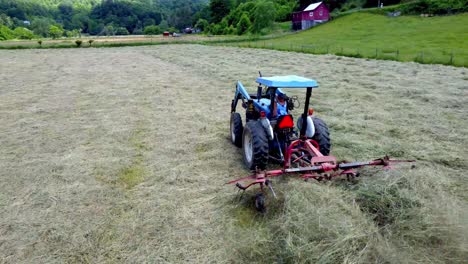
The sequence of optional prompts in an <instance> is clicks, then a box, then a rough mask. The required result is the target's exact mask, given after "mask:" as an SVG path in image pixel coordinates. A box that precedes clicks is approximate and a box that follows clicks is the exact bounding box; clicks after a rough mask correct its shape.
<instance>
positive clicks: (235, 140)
mask: <svg viewBox="0 0 468 264" xmlns="http://www.w3.org/2000/svg"><path fill="white" fill-rule="evenodd" d="M230 127H231V128H230V132H231V142H232V144H234V145H236V146H237V147H239V148H240V147H242V133H243V132H244V127H243V126H242V118H241V115H240V114H239V113H231V126H230Z"/></svg>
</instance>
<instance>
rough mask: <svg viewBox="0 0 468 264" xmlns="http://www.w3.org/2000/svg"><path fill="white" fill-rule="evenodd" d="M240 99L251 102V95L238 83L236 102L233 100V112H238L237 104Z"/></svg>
mask: <svg viewBox="0 0 468 264" xmlns="http://www.w3.org/2000/svg"><path fill="white" fill-rule="evenodd" d="M239 99H242V100H247V101H249V100H251V98H250V95H249V93H248V92H247V90H245V87H244V85H242V83H241V82H240V81H237V84H236V93H235V95H234V100H232V105H231V112H235V111H236V107H237V102H238V101H239Z"/></svg>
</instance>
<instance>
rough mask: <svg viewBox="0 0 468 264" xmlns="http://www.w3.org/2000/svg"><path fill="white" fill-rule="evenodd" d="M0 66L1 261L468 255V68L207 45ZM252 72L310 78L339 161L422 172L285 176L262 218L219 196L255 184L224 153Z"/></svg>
mask: <svg viewBox="0 0 468 264" xmlns="http://www.w3.org/2000/svg"><path fill="white" fill-rule="evenodd" d="M182 54H183V55H182ZM0 57H1V58H2V65H1V66H0V67H1V71H0V80H1V83H2V85H1V86H0V123H1V124H2V130H1V131H0V133H1V137H0V146H1V148H0V209H1V210H0V262H2V263H18V262H27V263H31V262H40V263H62V262H70V263H96V262H108V263H122V262H125V263H127V262H151V263H161V262H170V263H180V262H191V263H208V262H210V263H211V262H215V263H250V262H256V263H272V262H281V263H464V262H465V261H466V259H467V258H468V252H467V249H468V245H467V240H466V238H467V237H468V221H467V220H468V208H467V207H468V206H467V201H468V196H467V191H468V184H467V181H466V176H465V175H466V170H467V169H468V163H467V160H466V157H468V153H467V148H466V146H467V145H468V136H467V135H468V119H467V118H468V115H467V114H468V108H467V105H468V101H467V100H468V99H467V98H468V97H467V91H468V72H467V70H466V69H465V68H455V67H448V66H442V65H421V64H416V63H400V62H393V61H377V60H362V59H354V58H345V57H336V56H333V55H325V56H316V55H310V54H300V53H290V52H279V51H271V50H259V49H239V48H222V47H209V46H200V45H164V46H151V47H125V48H109V49H50V50H21V51H19V50H2V51H0ZM299 60H303V61H305V62H304V63H301V64H298V63H297V61H299ZM258 70H261V71H262V72H263V74H264V75H280V74H298V75H303V76H307V77H310V78H315V79H317V81H318V82H319V85H320V88H318V89H315V90H314V92H313V96H312V100H311V103H312V106H313V107H314V109H315V113H316V115H317V116H319V117H321V118H322V119H324V120H325V121H326V122H327V123H328V125H329V127H330V131H331V136H332V143H333V147H332V154H333V155H335V156H336V157H337V158H338V159H339V160H350V161H352V160H368V159H373V158H378V157H382V156H384V155H385V154H388V155H390V156H392V157H394V158H400V159H416V160H417V163H415V164H414V165H415V167H414V168H413V167H412V165H413V164H401V165H397V166H395V170H391V171H384V170H380V169H365V170H362V171H361V172H362V176H361V177H360V178H357V179H356V180H354V181H351V182H348V181H346V180H344V179H337V180H334V181H331V182H321V183H317V182H314V181H308V182H304V181H302V180H300V179H295V178H294V177H280V178H278V179H275V180H274V182H273V186H274V188H275V190H276V191H277V193H278V199H277V200H275V199H274V198H273V197H271V195H268V197H267V206H268V211H267V212H266V214H263V215H262V214H258V213H257V212H255V210H254V208H253V206H252V201H253V196H254V194H255V190H249V191H247V192H246V193H245V194H244V195H242V196H241V195H240V194H239V193H238V192H237V190H236V189H235V187H234V186H227V185H225V182H227V181H228V180H231V179H235V178H238V177H243V176H247V175H249V173H250V172H249V171H247V170H246V169H245V168H244V166H243V164H242V156H241V151H240V150H239V149H237V148H236V147H234V146H233V145H232V144H231V143H230V140H229V116H230V103H231V100H232V97H233V95H234V84H235V81H236V80H241V81H242V82H243V83H244V85H245V86H246V87H248V88H249V89H250V90H251V91H254V90H255V87H256V84H255V83H254V79H255V78H256V77H257V72H258ZM287 92H288V93H289V94H290V95H298V96H299V99H300V101H301V102H303V101H304V91H297V90H294V91H289V90H288V91H287ZM293 115H294V116H295V117H296V118H297V116H298V115H299V110H295V111H293ZM272 167H275V166H272Z"/></svg>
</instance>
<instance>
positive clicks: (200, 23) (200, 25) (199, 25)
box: [195, 18, 209, 31]
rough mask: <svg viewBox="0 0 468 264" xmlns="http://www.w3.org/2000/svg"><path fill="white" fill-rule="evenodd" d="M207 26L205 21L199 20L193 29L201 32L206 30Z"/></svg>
mask: <svg viewBox="0 0 468 264" xmlns="http://www.w3.org/2000/svg"><path fill="white" fill-rule="evenodd" d="M208 25H209V23H208V21H207V20H206V19H203V18H200V19H199V20H198V21H197V23H196V24H195V28H198V29H200V30H201V31H205V30H206V29H207V28H208Z"/></svg>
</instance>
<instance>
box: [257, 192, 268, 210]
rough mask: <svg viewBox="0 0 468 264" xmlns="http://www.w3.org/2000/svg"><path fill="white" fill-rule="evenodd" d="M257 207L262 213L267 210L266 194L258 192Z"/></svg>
mask: <svg viewBox="0 0 468 264" xmlns="http://www.w3.org/2000/svg"><path fill="white" fill-rule="evenodd" d="M255 209H257V211H259V212H260V213H265V212H266V207H265V195H264V194H263V193H257V194H256V195H255Z"/></svg>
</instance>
